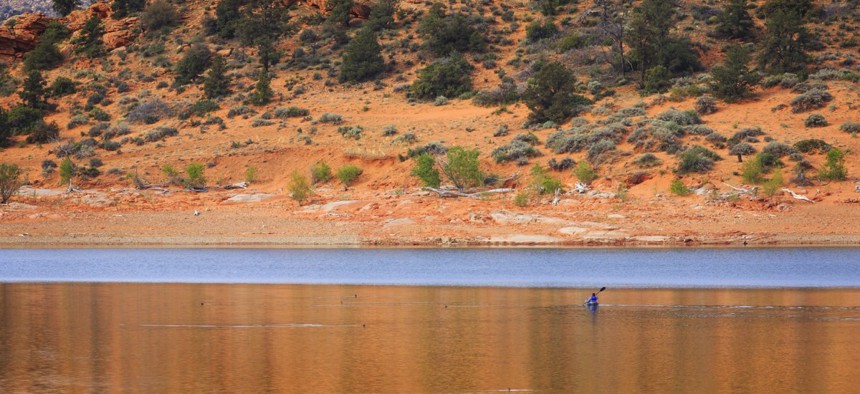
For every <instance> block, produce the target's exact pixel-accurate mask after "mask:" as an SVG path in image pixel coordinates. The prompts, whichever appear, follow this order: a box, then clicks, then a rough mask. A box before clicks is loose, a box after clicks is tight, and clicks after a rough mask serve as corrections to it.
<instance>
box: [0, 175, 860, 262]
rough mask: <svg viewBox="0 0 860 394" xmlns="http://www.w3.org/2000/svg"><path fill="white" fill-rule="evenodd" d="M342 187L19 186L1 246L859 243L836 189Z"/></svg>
mask: <svg viewBox="0 0 860 394" xmlns="http://www.w3.org/2000/svg"><path fill="white" fill-rule="evenodd" d="M237 196H239V197H237ZM343 197H344V196H340V198H325V196H324V195H323V196H321V197H319V198H318V199H317V200H315V201H312V202H311V204H309V205H305V206H298V205H297V204H296V203H295V202H294V201H292V200H290V199H288V198H287V197H286V196H283V195H277V194H255V193H252V192H249V191H241V192H235V191H213V192H208V193H200V194H195V193H189V192H185V191H181V190H175V191H170V192H169V193H165V192H163V191H162V192H158V191H135V190H126V189H115V190H102V191H99V190H86V191H82V192H77V193H71V194H66V193H53V192H46V191H35V190H25V191H24V193H22V196H18V197H16V199H15V202H13V203H12V204H9V205H6V206H2V207H0V224H2V227H0V248H52V247H249V248H254V247H260V248H278V247H485V246H547V247H587V246H613V247H642V246H648V247H680V246H699V247H705V246H738V247H740V246H793V245H803V246H857V245H860V227H858V226H857V224H858V223H860V207H858V204H854V203H848V202H844V201H840V199H839V198H838V196H836V197H834V196H830V197H828V198H827V199H826V200H825V201H823V202H820V203H815V204H810V203H802V204H801V203H800V202H795V201H792V200H791V199H786V198H783V199H777V200H767V201H748V202H740V203H737V204H732V205H725V204H711V203H708V202H707V201H706V200H704V199H703V198H701V197H697V196H691V197H684V198H670V197H662V196H656V197H650V198H646V197H633V198H632V199H630V200H627V201H619V200H617V199H614V198H596V197H593V196H592V197H589V196H581V195H566V196H563V198H561V200H560V201H559V203H558V205H552V204H550V203H549V202H545V203H541V204H535V205H533V206H530V207H526V208H519V207H516V206H515V205H513V204H512V203H511V202H510V200H509V199H508V198H504V197H499V198H495V199H492V198H491V199H487V200H475V199H441V198H438V197H435V196H431V195H426V194H425V193H421V192H418V191H415V192H413V193H411V194H405V193H404V194H400V195H373V194H366V193H365V194H362V193H356V194H354V195H350V196H348V197H351V198H343Z"/></svg>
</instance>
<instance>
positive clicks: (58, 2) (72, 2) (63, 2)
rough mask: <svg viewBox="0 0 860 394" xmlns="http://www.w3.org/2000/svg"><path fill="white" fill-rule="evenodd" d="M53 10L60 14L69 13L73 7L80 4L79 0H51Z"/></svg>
mask: <svg viewBox="0 0 860 394" xmlns="http://www.w3.org/2000/svg"><path fill="white" fill-rule="evenodd" d="M51 1H52V2H53V3H54V4H53V8H54V11H57V13H58V14H60V16H66V15H69V14H70V13H71V12H72V11H74V10H75V8H78V7H79V6H80V5H81V0H51Z"/></svg>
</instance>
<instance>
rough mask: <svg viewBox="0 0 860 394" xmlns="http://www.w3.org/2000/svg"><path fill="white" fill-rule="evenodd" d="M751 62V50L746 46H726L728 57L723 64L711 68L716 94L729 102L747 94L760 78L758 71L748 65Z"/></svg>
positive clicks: (712, 85) (713, 87)
mask: <svg viewBox="0 0 860 394" xmlns="http://www.w3.org/2000/svg"><path fill="white" fill-rule="evenodd" d="M749 62H750V51H749V49H747V48H746V47H744V46H740V45H729V46H728V47H726V59H725V60H724V61H723V63H722V64H720V65H718V66H714V67H713V68H712V69H711V76H712V77H713V82H712V83H711V89H712V90H713V92H714V95H715V96H717V97H719V98H721V99H723V100H726V101H729V102H730V101H735V100H738V99H741V98H743V97H744V96H746V95H747V93H748V92H749V90H750V88H751V87H752V86H753V85H755V84H757V83H758V81H759V79H760V78H759V76H758V74H757V73H755V72H753V71H752V70H750V69H749V67H747V64H748V63H749Z"/></svg>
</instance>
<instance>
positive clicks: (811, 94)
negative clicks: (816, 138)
mask: <svg viewBox="0 0 860 394" xmlns="http://www.w3.org/2000/svg"><path fill="white" fill-rule="evenodd" d="M831 100H833V96H832V95H831V94H830V93H829V92H827V91H826V90H821V89H812V90H810V91H807V92H805V93H802V94H800V95H799V96H797V97H795V98H793V99H791V112H794V113H798V112H806V111H809V110H813V109H818V108H824V106H825V105H827V103H829V102H830V101H831Z"/></svg>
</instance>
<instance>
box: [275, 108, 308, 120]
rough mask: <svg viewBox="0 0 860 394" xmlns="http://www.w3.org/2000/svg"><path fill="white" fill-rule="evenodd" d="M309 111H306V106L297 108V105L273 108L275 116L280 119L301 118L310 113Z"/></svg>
mask: <svg viewBox="0 0 860 394" xmlns="http://www.w3.org/2000/svg"><path fill="white" fill-rule="evenodd" d="M310 113H311V112H310V111H308V110H307V109H306V108H299V107H289V108H285V107H278V108H277V109H275V117H277V118H281V119H286V118H302V117H305V116H308V115H310Z"/></svg>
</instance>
